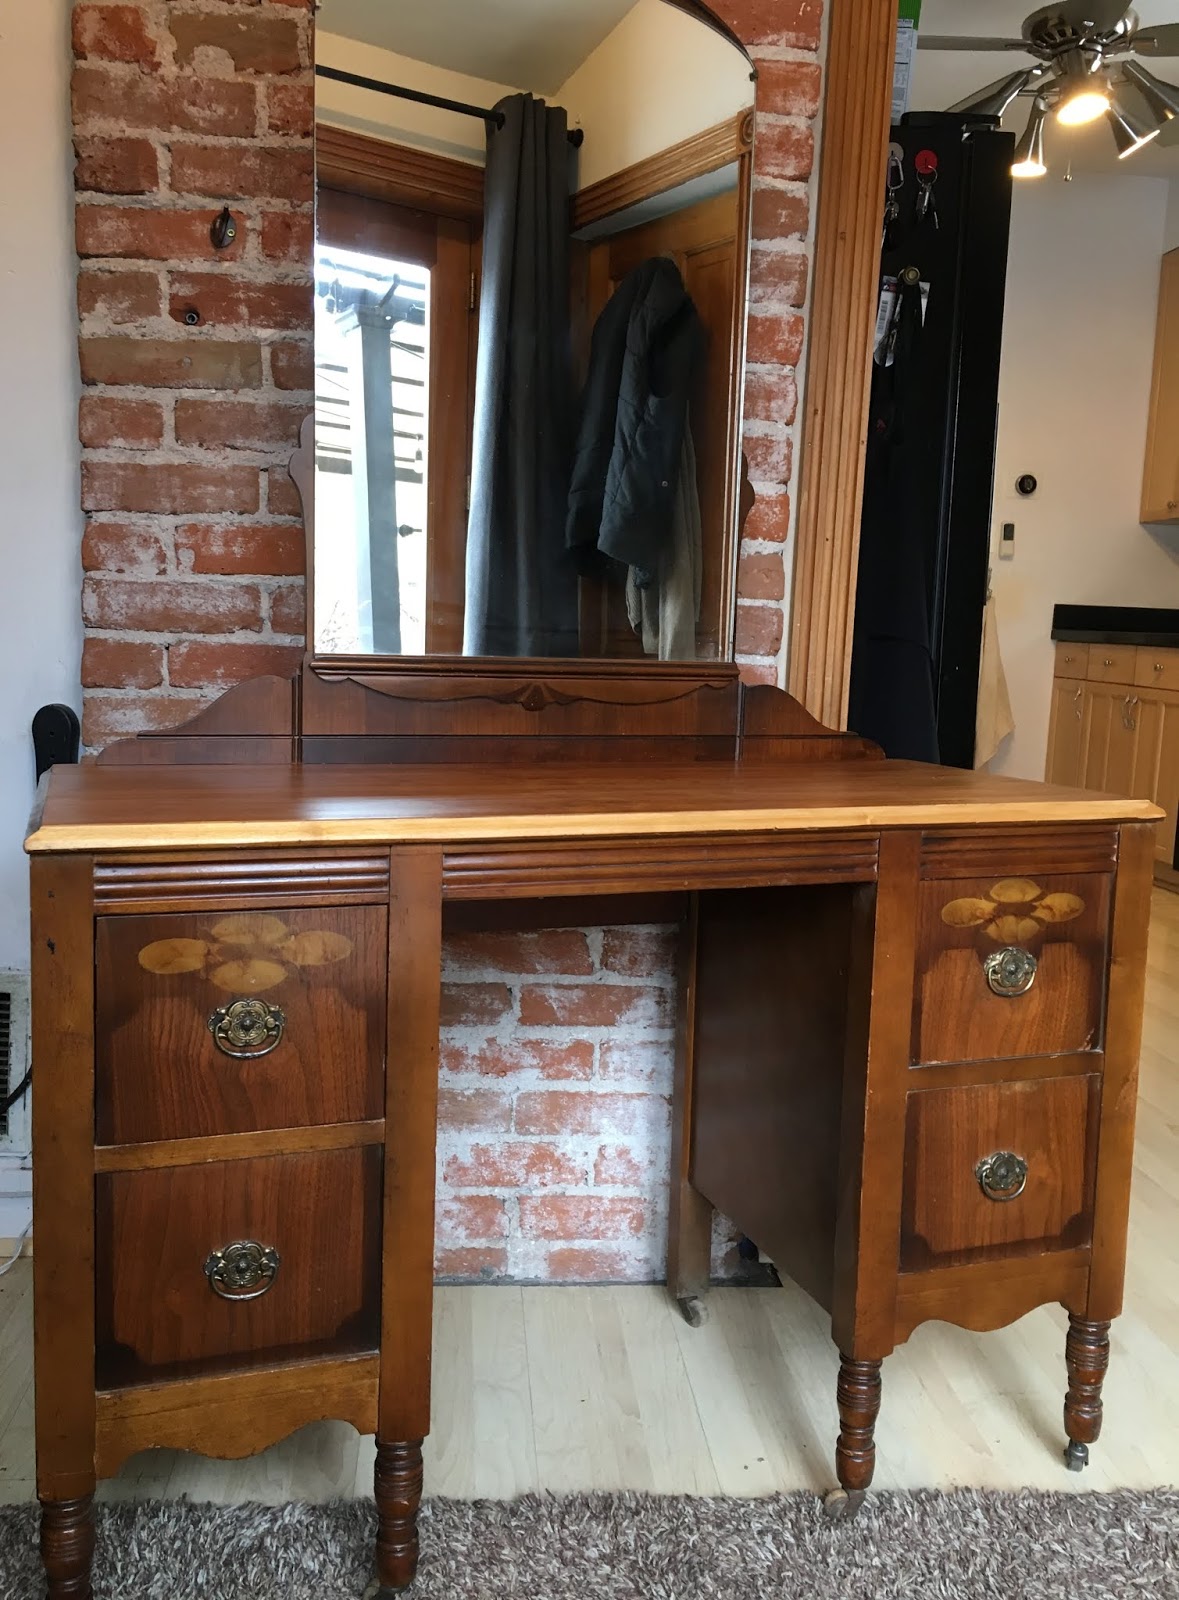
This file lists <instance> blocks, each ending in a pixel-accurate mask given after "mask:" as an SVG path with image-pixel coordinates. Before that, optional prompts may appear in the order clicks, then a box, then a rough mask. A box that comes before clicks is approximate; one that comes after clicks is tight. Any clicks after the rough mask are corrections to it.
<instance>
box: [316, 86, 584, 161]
mask: <svg viewBox="0 0 1179 1600" xmlns="http://www.w3.org/2000/svg"><path fill="white" fill-rule="evenodd" d="M315 76H316V77H317V78H330V79H331V80H332V82H333V83H349V84H351V85H352V87H353V88H354V89H373V90H375V91H376V93H377V94H391V95H396V97H397V98H398V99H399V100H413V101H414V102H415V103H416V104H417V105H419V106H435V107H436V108H437V109H438V110H439V111H453V112H455V113H456V114H457V115H458V116H460V117H479V118H480V119H481V120H482V121H483V122H486V123H487V124H488V125H489V126H491V127H495V128H502V127H503V125H504V114H503V112H502V111H485V110H484V109H483V107H482V106H469V105H466V104H465V103H464V102H463V101H462V100H447V99H445V98H444V97H443V96H442V95H440V94H423V92H422V91H421V90H420V89H403V88H402V87H401V86H400V84H396V83H382V82H381V81H380V79H378V78H362V77H361V76H360V74H359V73H356V72H341V71H340V69H339V68H338V67H319V66H317V67H316V69H315ZM584 138H585V133H584V131H583V129H581V128H570V130H569V143H570V144H571V145H572V146H573V148H574V149H575V150H576V149H579V148H580V147H581V144H582V141H583V140H584Z"/></svg>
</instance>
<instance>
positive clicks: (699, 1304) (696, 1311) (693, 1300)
mask: <svg viewBox="0 0 1179 1600" xmlns="http://www.w3.org/2000/svg"><path fill="white" fill-rule="evenodd" d="M676 1304H677V1305H678V1306H679V1308H680V1315H681V1316H682V1317H683V1319H684V1321H685V1322H686V1323H687V1324H688V1326H689V1328H702V1327H703V1326H704V1324H705V1323H706V1322H707V1321H708V1307H707V1306H706V1305H705V1304H704V1301H703V1300H701V1299H700V1297H699V1296H698V1295H694V1294H686V1295H684V1296H683V1298H682V1299H680V1300H677V1301H676Z"/></svg>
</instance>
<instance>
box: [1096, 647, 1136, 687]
mask: <svg viewBox="0 0 1179 1600" xmlns="http://www.w3.org/2000/svg"><path fill="white" fill-rule="evenodd" d="M1137 655H1138V651H1137V649H1136V648H1135V646H1134V645H1132V644H1091V645H1090V646H1089V669H1088V672H1087V674H1086V675H1087V677H1088V678H1089V681H1090V682H1091V683H1133V682H1134V669H1135V666H1136V664H1137Z"/></svg>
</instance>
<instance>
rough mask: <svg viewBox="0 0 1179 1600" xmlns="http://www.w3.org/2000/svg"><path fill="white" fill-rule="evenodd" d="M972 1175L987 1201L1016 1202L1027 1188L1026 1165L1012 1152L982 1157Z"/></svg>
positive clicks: (999, 1151)
mask: <svg viewBox="0 0 1179 1600" xmlns="http://www.w3.org/2000/svg"><path fill="white" fill-rule="evenodd" d="M974 1175H975V1177H976V1178H977V1179H978V1184H979V1188H980V1189H981V1190H982V1192H983V1193H984V1194H985V1195H986V1197H987V1199H988V1200H996V1201H1003V1200H1017V1199H1018V1198H1019V1196H1020V1195H1021V1194H1022V1193H1023V1191H1024V1190H1025V1189H1026V1188H1027V1181H1028V1164H1027V1162H1026V1161H1025V1160H1024V1159H1023V1157H1022V1156H1017V1155H1016V1154H1015V1152H1014V1150H996V1151H995V1153H994V1154H993V1155H989V1156H984V1157H983V1159H982V1160H981V1161H980V1162H979V1164H978V1166H977V1167H975V1169H974Z"/></svg>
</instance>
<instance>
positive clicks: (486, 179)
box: [299, 0, 754, 669]
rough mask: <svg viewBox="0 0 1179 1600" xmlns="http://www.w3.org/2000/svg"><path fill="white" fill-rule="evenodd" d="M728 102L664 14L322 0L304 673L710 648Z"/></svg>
mask: <svg viewBox="0 0 1179 1600" xmlns="http://www.w3.org/2000/svg"><path fill="white" fill-rule="evenodd" d="M753 92H754V84H753V73H752V70H751V66H750V62H749V59H748V56H747V55H746V54H745V52H744V50H743V49H742V47H741V46H740V45H739V44H738V43H737V41H736V40H735V39H734V38H733V36H732V35H731V34H730V33H728V30H727V29H726V28H725V27H724V25H723V24H721V23H720V22H719V21H718V20H717V19H716V18H715V17H713V16H712V14H711V13H710V12H709V11H708V9H707V7H705V6H704V5H701V4H697V3H696V0H562V4H561V5H560V6H554V5H553V4H552V0H494V3H489V0H432V3H431V4H430V5H429V6H390V5H388V4H387V3H386V0H323V4H322V5H321V7H320V9H319V12H318V15H317V27H316V127H317V158H316V169H317V230H316V247H315V249H316V262H315V278H316V300H315V306H316V320H315V344H316V412H315V419H314V428H313V431H312V430H308V435H307V436H306V437H305V449H304V451H303V452H302V456H303V461H302V470H301V471H300V472H299V476H300V482H301V487H302V488H303V493H304V501H305V504H306V506H307V510H308V519H307V520H308V525H309V527H308V535H309V571H310V578H311V582H310V588H311V602H310V630H309V631H310V633H311V638H310V639H309V643H310V645H311V648H312V651H313V654H314V655H315V657H316V658H317V659H322V660H323V662H324V664H325V666H330V665H331V662H332V661H333V660H337V659H338V658H340V657H348V658H355V657H358V656H359V657H373V658H379V657H394V658H398V659H405V658H422V657H426V658H447V657H449V658H456V657H467V658H471V657H477V658H488V657H495V658H501V659H503V658H506V659H517V658H544V659H550V660H552V659H557V660H560V659H574V660H581V661H589V660H596V661H601V660H609V661H611V662H613V663H614V664H615V667H616V669H617V668H619V667H621V666H622V665H623V664H624V663H625V662H626V661H627V660H631V661H633V662H634V663H635V665H636V667H638V666H641V665H643V664H646V663H651V662H653V661H666V662H685V661H701V662H709V661H712V662H717V661H724V660H728V659H731V657H732V652H733V631H734V613H735V590H736V571H735V569H736V559H737V545H738V534H739V525H740V521H741V517H742V514H743V511H745V510H747V505H746V500H747V495H745V494H743V493H742V485H741V471H740V466H741V449H740V437H741V395H742V375H743V364H744V341H745V310H746V294H747V282H748V259H749V210H750V193H751V187H752V183H751V178H752V173H751V167H752V142H753V112H752V107H753Z"/></svg>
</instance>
